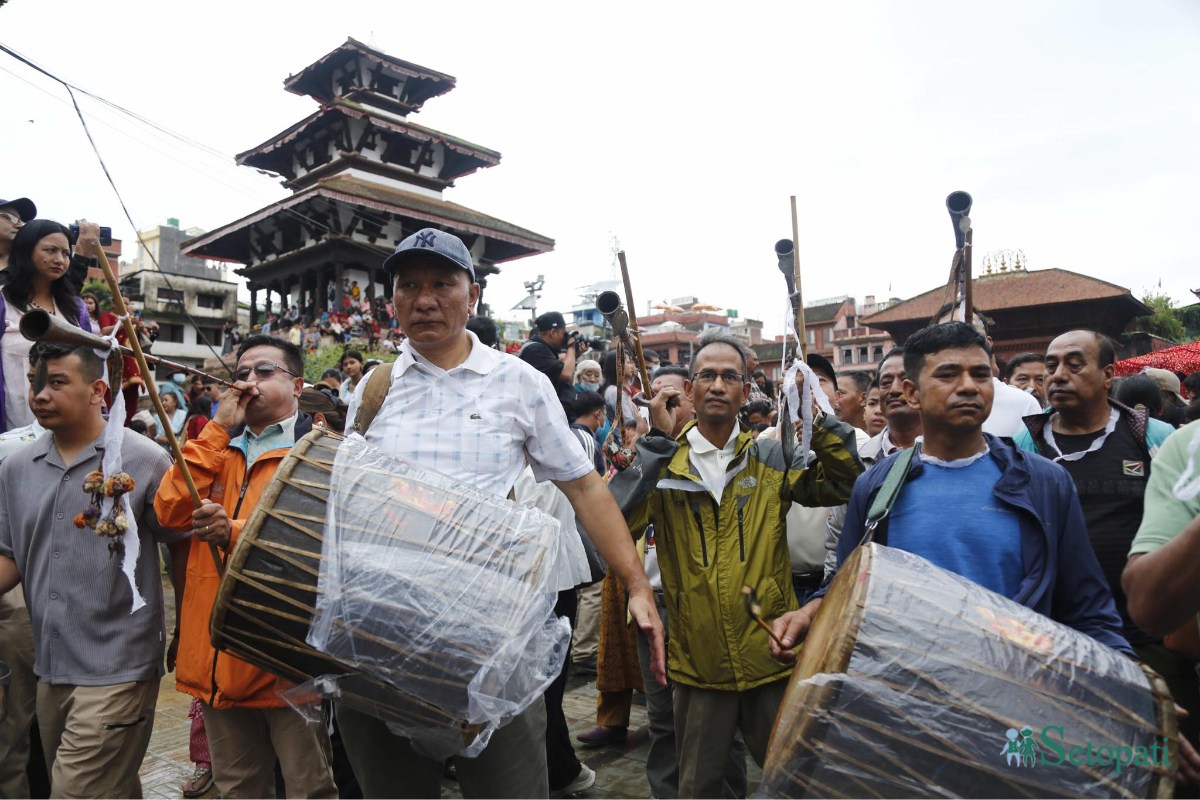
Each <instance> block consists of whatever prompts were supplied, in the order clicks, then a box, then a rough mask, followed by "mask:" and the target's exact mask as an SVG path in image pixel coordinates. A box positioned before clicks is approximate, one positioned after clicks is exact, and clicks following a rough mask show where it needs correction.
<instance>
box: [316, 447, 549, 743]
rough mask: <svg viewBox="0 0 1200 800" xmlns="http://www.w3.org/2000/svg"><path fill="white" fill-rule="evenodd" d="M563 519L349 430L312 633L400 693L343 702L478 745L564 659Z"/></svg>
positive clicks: (417, 735)
mask: <svg viewBox="0 0 1200 800" xmlns="http://www.w3.org/2000/svg"><path fill="white" fill-rule="evenodd" d="M558 527H559V526H558V523H557V522H556V521H555V520H554V519H553V518H551V517H549V516H547V515H546V514H543V513H542V512H540V511H538V510H536V509H532V508H528V507H524V506H521V505H518V504H516V503H512V502H509V501H508V500H505V499H503V498H496V497H492V496H488V495H485V494H483V493H480V492H477V491H475V490H474V489H472V488H471V487H470V486H464V485H462V484H461V483H458V482H456V481H454V480H452V479H451V478H448V477H446V476H444V475H441V474H439V473H436V472H433V471H430V470H426V469H424V468H422V467H419V466H416V465H414V464H411V463H408V462H405V461H403V460H401V459H398V458H395V457H393V456H391V455H388V454H386V453H383V452H382V451H380V450H378V449H376V448H374V447H372V446H371V445H369V444H367V443H366V441H365V440H363V439H362V438H361V437H359V436H353V437H350V438H348V439H347V441H346V442H345V443H344V444H343V446H342V447H340V448H339V449H338V452H337V456H336V460H335V462H334V467H333V471H332V480H331V486H330V502H329V504H328V510H327V517H326V521H325V541H324V543H323V545H322V553H321V555H322V558H321V567H320V575H319V579H318V584H317V604H316V613H315V615H314V617H313V622H312V627H311V629H310V631H309V636H308V642H309V644H311V645H312V646H313V647H315V648H316V649H318V650H321V651H322V652H325V653H327V654H329V655H330V656H332V657H334V658H336V659H337V660H338V661H341V662H343V663H345V664H348V665H351V666H353V668H354V669H355V670H357V671H358V672H360V673H363V674H365V675H367V676H370V677H371V678H374V679H376V680H379V681H382V682H383V683H385V684H387V685H388V686H391V687H393V688H394V689H395V696H394V697H392V698H389V699H388V702H386V703H379V702H375V701H364V702H356V701H355V698H354V697H345V696H344V697H343V698H342V699H343V702H349V703H350V704H351V705H356V706H357V707H359V708H361V709H362V710H364V711H367V712H368V713H372V714H374V715H375V716H378V717H380V718H381V719H383V720H385V721H386V722H388V724H389V726H390V727H392V729H393V730H394V731H396V732H397V733H400V734H403V735H405V736H408V737H410V738H412V739H413V740H414V741H415V742H416V743H419V744H420V743H423V744H424V745H425V746H424V749H425V750H426V751H427V752H430V753H431V754H435V753H444V754H448V753H451V752H465V753H466V754H468V755H470V754H472V753H474V752H478V750H479V749H481V748H482V745H483V743H484V742H486V740H487V738H488V737H489V736H490V732H491V731H492V730H494V729H495V728H497V727H499V726H501V725H503V724H504V723H505V722H507V721H508V720H510V719H511V718H512V717H514V716H515V715H516V714H518V713H520V712H521V711H522V710H524V709H525V708H526V707H528V706H529V704H530V703H532V702H533V701H534V700H536V699H537V698H538V697H539V696H541V695H542V694H543V692H544V691H545V689H546V687H547V686H548V685H549V684H550V682H551V681H552V680H553V679H554V677H555V676H556V675H557V674H558V672H559V670H560V669H561V668H562V664H563V661H564V659H565V657H566V648H567V645H568V643H569V640H570V627H569V626H568V625H567V623H566V621H565V620H560V619H558V618H556V617H555V616H554V614H553V609H554V604H555V601H556V597H557V592H556V587H554V586H552V585H551V583H550V581H551V580H552V578H553V576H554V575H555V572H556V568H557V565H556V559H557V555H558V552H559V543H558V537H559V530H558ZM333 680H334V681H335V683H344V682H345V680H346V679H344V678H343V679H333ZM317 688H319V687H317ZM327 688H328V687H327ZM326 693H328V691H326ZM359 699H360V700H361V698H359Z"/></svg>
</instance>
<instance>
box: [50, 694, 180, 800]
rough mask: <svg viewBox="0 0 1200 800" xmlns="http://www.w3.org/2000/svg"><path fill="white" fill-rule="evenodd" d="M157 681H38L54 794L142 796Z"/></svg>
mask: <svg viewBox="0 0 1200 800" xmlns="http://www.w3.org/2000/svg"><path fill="white" fill-rule="evenodd" d="M158 685H159V682H158V681H157V680H153V681H138V682H136V683H118V684H115V685H113V686H69V685H63V684H49V683H39V684H38V688H37V715H38V727H39V728H40V729H41V732H42V749H43V750H45V752H46V770H47V771H48V772H49V773H50V796H51V797H138V796H140V795H141V785H140V784H139V783H138V769H139V768H141V766H142V759H143V758H144V757H145V755H146V748H147V747H148V746H149V744H150V733H151V732H152V731H153V730H154V705H155V703H156V702H157V701H158Z"/></svg>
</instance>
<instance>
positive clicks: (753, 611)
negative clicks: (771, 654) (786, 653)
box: [742, 586, 788, 650]
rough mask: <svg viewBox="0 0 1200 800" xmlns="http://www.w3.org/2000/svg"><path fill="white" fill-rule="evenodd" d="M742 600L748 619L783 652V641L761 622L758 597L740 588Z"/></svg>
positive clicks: (750, 590) (750, 591)
mask: <svg viewBox="0 0 1200 800" xmlns="http://www.w3.org/2000/svg"><path fill="white" fill-rule="evenodd" d="M742 600H743V602H744V603H745V605H746V613H747V614H749V615H750V619H752V620H754V624H755V625H757V626H758V627H760V628H762V629H763V630H764V631H766V632H767V636H770V637H771V638H772V639H774V640H775V644H777V645H779V647H780V648H782V649H783V650H787V649H788V648H787V647H785V646H784V644H783V640H782V639H780V638H779V637H778V636H776V635H775V631H773V630H771V626H770V625H768V624H767V623H765V622H763V618H762V606H760V605H759V604H758V595H757V594H755V592H754V590H753V589H751V588H750V587H749V586H743V587H742Z"/></svg>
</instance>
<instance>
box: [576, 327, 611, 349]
mask: <svg viewBox="0 0 1200 800" xmlns="http://www.w3.org/2000/svg"><path fill="white" fill-rule="evenodd" d="M567 339H568V341H570V343H571V344H573V345H575V349H576V350H579V351H581V352H582V351H585V350H601V351H603V350H604V348H605V347H606V346H607V345H608V342H606V341H604V340H603V339H601V338H600V337H598V336H580V335H579V331H571V332H570V333H568V334H567Z"/></svg>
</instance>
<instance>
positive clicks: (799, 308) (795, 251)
mask: <svg viewBox="0 0 1200 800" xmlns="http://www.w3.org/2000/svg"><path fill="white" fill-rule="evenodd" d="M792 274H793V276H794V278H793V279H794V280H795V281H796V305H795V306H794V308H795V309H796V338H797V339H799V343H798V344H797V345H796V357H797V358H801V359H803V358H804V348H805V347H806V346H807V345H808V341H807V340H806V339H805V331H804V293H803V292H801V290H800V223H799V222H798V218H797V215H796V195H792Z"/></svg>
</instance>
